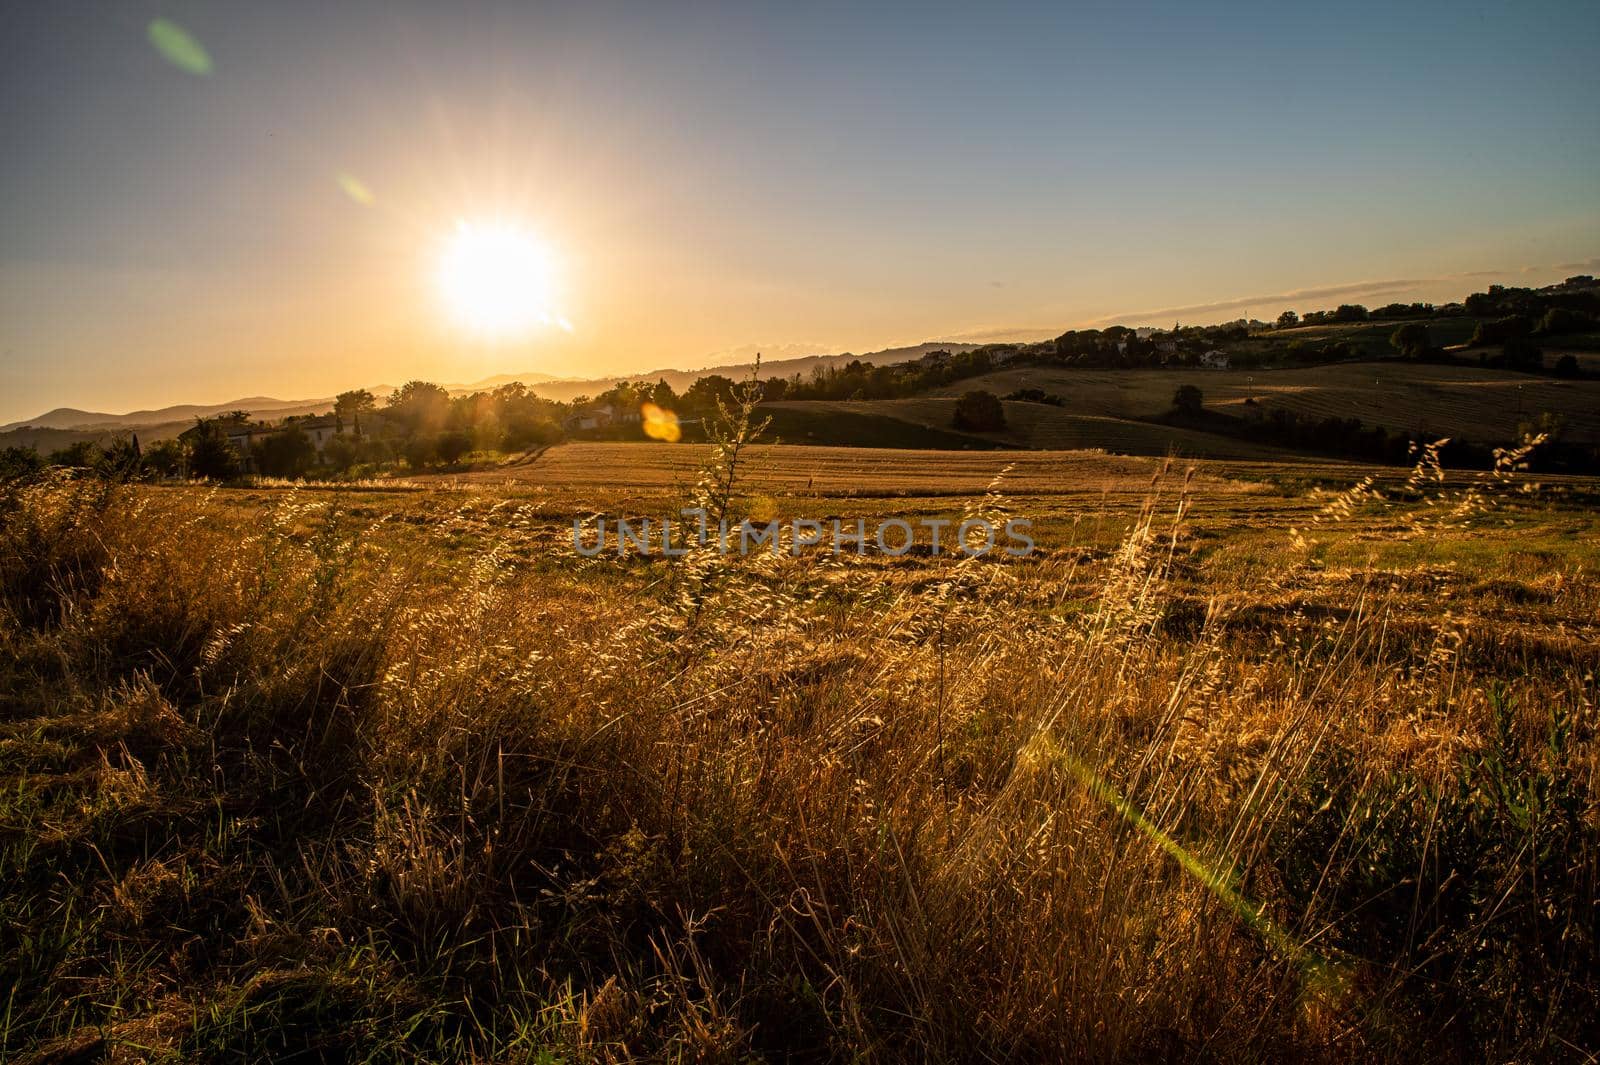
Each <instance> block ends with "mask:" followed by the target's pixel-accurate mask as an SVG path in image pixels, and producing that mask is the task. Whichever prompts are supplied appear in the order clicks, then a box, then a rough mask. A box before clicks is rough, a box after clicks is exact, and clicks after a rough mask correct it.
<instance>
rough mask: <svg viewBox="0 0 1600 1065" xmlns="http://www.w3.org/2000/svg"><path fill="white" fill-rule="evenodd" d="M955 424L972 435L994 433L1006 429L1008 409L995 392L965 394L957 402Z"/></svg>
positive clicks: (976, 391) (977, 391)
mask: <svg viewBox="0 0 1600 1065" xmlns="http://www.w3.org/2000/svg"><path fill="white" fill-rule="evenodd" d="M953 424H954V425H955V427H956V428H957V429H963V430H965V431H967V432H971V433H993V432H998V431H1000V430H1001V429H1004V428H1005V427H1006V409H1005V406H1004V405H1003V404H1002V403H1001V402H1000V397H998V396H996V395H995V394H994V393H993V392H984V391H981V390H974V391H972V392H964V393H962V395H961V398H960V399H958V400H956V411H955V418H954V420H953Z"/></svg>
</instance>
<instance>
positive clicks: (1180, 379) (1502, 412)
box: [933, 361, 1600, 444]
mask: <svg viewBox="0 0 1600 1065" xmlns="http://www.w3.org/2000/svg"><path fill="white" fill-rule="evenodd" d="M1184 384H1192V385H1195V386H1196V387H1198V388H1199V389H1200V390H1201V391H1202V392H1203V393H1204V395H1205V405H1206V406H1207V407H1208V408H1210V409H1212V410H1215V411H1218V412H1220V413H1223V414H1232V415H1235V416H1244V415H1245V414H1246V412H1247V411H1248V409H1249V408H1248V406H1247V405H1246V402H1245V401H1246V400H1247V399H1250V398H1254V399H1255V401H1256V404H1258V405H1259V406H1261V407H1263V408H1265V409H1268V410H1270V409H1272V408H1273V407H1283V408H1285V409H1288V410H1292V411H1294V412H1295V413H1297V414H1301V415H1309V416H1312V417H1316V418H1326V417H1338V418H1359V419H1361V421H1362V422H1363V423H1364V424H1366V425H1369V426H1371V425H1382V426H1385V427H1387V428H1389V429H1395V430H1401V429H1406V430H1417V431H1420V432H1422V433H1425V434H1431V435H1436V436H1451V437H1459V438H1461V439H1466V440H1473V441H1477V442H1480V443H1499V442H1502V441H1505V440H1509V439H1512V438H1513V437H1514V436H1515V435H1516V431H1517V425H1518V423H1519V422H1521V421H1524V420H1526V419H1528V418H1530V417H1532V416H1535V415H1537V414H1539V413H1541V412H1544V411H1548V412H1550V413H1552V414H1557V415H1559V416H1561V417H1562V418H1563V419H1565V421H1566V436H1567V438H1568V439H1570V440H1572V441H1574V442H1579V443H1588V444H1593V443H1597V442H1600V381H1593V380H1583V381H1565V380H1560V379H1558V378H1552V377H1542V376H1535V375H1531V374H1523V373H1516V372H1513V371H1510V370H1490V369H1483V368H1480V367H1476V366H1439V365H1429V364H1419V363H1406V362H1398V361H1386V362H1353V363H1338V364H1333V365H1329V366H1316V367H1309V368H1304V369H1291V370H1255V371H1251V372H1248V373H1246V372H1244V371H1237V370H1209V371H1207V370H1074V369H1070V368H1059V367H1048V366H1022V367H1017V368H1015V369H1006V370H1001V371H998V372H996V373H991V374H986V375H984V376H982V377H976V378H971V379H968V380H965V381H958V382H955V383H954V384H951V385H949V386H948V387H946V388H942V389H938V390H935V392H934V393H933V394H934V395H935V396H940V395H942V396H947V397H950V396H956V395H959V394H961V393H962V392H966V391H968V390H971V389H985V390H987V391H990V392H993V393H995V394H996V395H999V396H1004V395H1007V394H1008V393H1011V392H1014V391H1016V390H1018V389H1024V388H1037V389H1041V390H1042V391H1045V392H1050V393H1055V394H1056V395H1059V396H1061V397H1062V398H1063V400H1064V401H1065V407H1064V408H1060V409H1061V410H1064V411H1065V412H1066V413H1068V414H1072V415H1084V416H1095V417H1107V418H1122V419H1127V418H1135V419H1137V418H1149V417H1154V416H1156V415H1159V414H1161V413H1162V412H1164V411H1165V410H1167V408H1168V407H1169V406H1170V405H1171V402H1172V394H1173V392H1174V391H1176V390H1177V388H1178V386H1179V385H1184ZM1016 406H1018V404H1007V410H1006V413H1007V416H1008V417H1010V416H1011V412H1012V409H1013V408H1014V407H1016ZM1029 406H1032V405H1031V404H1030V405H1029ZM1053 409H1054V408H1053ZM945 424H946V425H948V424H949V423H948V421H947V422H946V423H945Z"/></svg>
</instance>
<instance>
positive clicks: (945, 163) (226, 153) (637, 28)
mask: <svg viewBox="0 0 1600 1065" xmlns="http://www.w3.org/2000/svg"><path fill="white" fill-rule="evenodd" d="M158 17H159V18H166V19H168V20H171V21H172V22H174V23H176V24H178V25H180V26H182V27H183V28H185V29H186V30H187V31H189V32H190V33H191V34H192V35H193V36H194V38H195V39H196V40H198V41H200V42H201V43H202V45H203V46H204V47H205V49H206V50H207V52H208V53H209V55H210V56H211V59H212V69H211V71H210V72H209V73H208V74H206V75H204V76H196V75H193V74H190V73H186V72H184V71H182V70H179V69H177V68H176V67H174V66H173V65H171V64H170V63H168V62H165V61H164V60H163V59H162V57H161V56H160V55H159V54H157V52H156V51H155V50H154V49H153V48H152V47H151V46H150V45H149V43H148V41H147V38H146V33H147V27H148V25H149V23H150V21H151V20H152V19H155V18H158ZM1597 54H1600V7H1597V6H1596V5H1594V4H1592V3H1587V4H1580V3H1524V4H1518V5H1510V4H1449V5H1447V4H1432V3H1430V4H1412V5H1402V6H1400V7H1399V8H1398V9H1397V8H1395V7H1393V6H1390V5H1338V6H1334V5H1313V6H1304V5H1285V4H1273V5H1267V4H1230V5H1226V6H1222V5H1215V6H1211V7H1209V8H1205V7H1202V6H1200V5H1165V4H1161V5H1127V4H1119V5H998V6H990V5H963V6H948V7H945V6H938V5H915V6H911V5H906V6H894V5H871V6H870V8H867V7H859V8H858V7H851V6H835V5H826V4H822V5H818V4H807V5H792V4H791V5H751V4H743V5H713V4H697V5H692V6H691V5H667V4H650V5H624V4H581V5H536V4H458V5H411V4H404V3H383V4H362V3H341V4H339V5H328V4H312V3H299V4H296V3H274V4H270V5H268V4H242V3H238V4H236V3H216V4H211V3H207V4H199V3H162V4H153V3H142V2H138V0H132V2H123V3H114V4H113V3H105V4H100V3H75V4H9V5H6V6H4V7H3V8H0V124H3V132H4V143H5V144H6V145H7V161H6V163H5V165H4V166H3V167H0V419H4V420H10V419H14V418H21V417H25V416H27V415H29V414H33V413H37V412H39V411H40V410H43V409H45V408H47V407H52V406H56V405H71V406H82V407H90V408H95V409H109V410H118V411H120V410H126V409H131V408H134V407H140V406H149V405H154V404H159V403H164V402H174V401H183V400H194V401H208V400H216V401H222V400H226V399H229V398H232V397H234V396H238V395H247V394H275V395H283V396H300V395H315V394H329V393H331V392H332V391H335V390H337V389H340V388H344V387H349V386H352V385H358V384H374V383H377V382H397V381H399V380H403V379H406V378H409V377H417V376H423V377H430V378H434V379H441V380H446V381H467V380H472V379H474V378H476V377H481V376H484V375H486V374H490V373H501V372H521V371H543V372H548V373H556V374H563V375H574V376H595V375H599V374H605V373H623V372H629V371H639V370H645V369H649V368H654V367H659V366H665V365H679V366H698V365H705V364H707V363H708V362H711V361H715V360H716V358H717V357H719V353H742V352H745V351H749V350H752V349H756V348H759V349H762V350H765V351H768V352H770V353H774V354H790V353H799V352H802V351H815V350H856V351H864V350H870V349H872V348H878V347H884V346H889V345H893V344H900V343H915V342H918V341H921V340H927V339H936V338H956V337H964V336H985V337H987V336H1030V335H1045V334H1049V333H1052V332H1055V331H1059V330H1060V329H1063V328H1067V327H1072V326H1081V325H1084V324H1088V323H1095V322H1107V321H1113V320H1116V321H1141V320H1146V319H1148V320H1151V321H1163V320H1170V319H1171V318H1172V317H1174V316H1181V317H1185V318H1186V319H1188V320H1192V321H1202V320H1207V319H1212V320H1216V319H1221V318H1229V317H1235V316H1238V315H1239V314H1245V313H1255V314H1261V315H1267V314H1275V313H1276V311H1277V310H1281V309H1283V308H1284V307H1297V308H1298V309H1302V310H1303V309H1311V308H1314V307H1317V306H1322V305H1326V304H1329V303H1337V302H1340V301H1342V300H1355V301H1358V302H1386V301H1387V300H1389V299H1391V298H1420V299H1435V300H1442V299H1448V298H1452V297H1454V296H1459V295H1460V294H1463V293H1465V292H1467V291H1470V290H1472V289H1476V288H1481V287H1483V285H1484V284H1487V283H1488V282H1489V281H1490V280H1496V281H1506V282H1508V283H1544V282H1546V281H1549V280H1554V279H1559V277H1561V276H1565V274H1567V273H1576V272H1596V265H1597V264H1596V262H1595V260H1596V257H1597V256H1600V64H1596V63H1595V61H1594V57H1595V56H1596V55H1597ZM340 175H351V176H354V177H356V178H357V179H358V180H359V181H360V182H361V183H362V184H363V185H364V186H365V187H367V188H368V189H370V190H371V192H372V198H373V202H372V203H371V204H362V203H357V202H355V201H353V200H352V199H351V198H350V197H349V196H347V195H346V194H345V193H344V192H343V191H341V188H340V185H339V180H338V178H339V176H340ZM461 219H466V220H475V219H510V220H514V221H515V222H516V224H517V225H519V226H522V227H525V228H527V229H529V230H531V231H534V232H537V233H538V234H539V235H540V237H541V239H543V240H545V241H547V242H548V244H549V245H550V246H551V247H552V248H554V249H555V251H556V254H557V256H558V259H559V262H560V264H561V278H562V285H561V293H560V296H561V299H562V301H563V302H562V310H563V313H564V315H565V316H566V317H568V318H569V319H570V320H571V323H572V325H573V329H572V331H571V332H570V333H568V332H565V331H562V330H559V329H548V330H540V331H536V332H535V333H533V334H531V335H527V336H520V337H516V338H514V339H510V340H506V339H502V340H499V341H496V342H492V343H491V342H486V341H483V340H482V339H480V338H475V337H472V336H468V335H464V334H463V332H462V331H461V330H460V329H459V328H456V327H454V325H453V324H452V323H451V322H450V321H449V320H448V317H447V316H446V315H444V314H442V313H441V311H440V308H439V306H438V301H437V299H436V293H435V292H434V291H433V288H434V286H433V284H432V280H431V277H432V274H431V271H432V267H433V264H434V263H435V261H436V260H437V258H438V254H439V244H440V241H441V240H442V239H444V238H443V236H442V235H443V234H446V233H448V232H449V231H450V229H451V227H452V226H454V225H455V223H456V222H457V221H458V220H461ZM1586 264H1587V265H1586ZM1293 293H1300V294H1303V295H1290V294H1293ZM1328 293H1331V294H1329V295H1325V294H1328Z"/></svg>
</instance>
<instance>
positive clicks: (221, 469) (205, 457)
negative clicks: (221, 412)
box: [189, 418, 243, 481]
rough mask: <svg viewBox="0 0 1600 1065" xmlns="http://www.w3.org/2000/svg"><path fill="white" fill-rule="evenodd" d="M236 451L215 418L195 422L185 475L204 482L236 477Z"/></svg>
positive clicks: (237, 454) (239, 463) (238, 462)
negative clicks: (187, 469)
mask: <svg viewBox="0 0 1600 1065" xmlns="http://www.w3.org/2000/svg"><path fill="white" fill-rule="evenodd" d="M242 465H243V462H242V460H241V459H240V457H239V452H238V451H237V450H236V449H235V448H234V446H233V445H232V444H230V443H229V442H228V435H227V433H225V432H223V429H222V426H221V425H220V424H218V422H217V420H216V419H205V418H199V419H196V420H195V428H194V436H193V437H192V438H191V439H190V441H189V472H190V473H192V474H194V476H196V477H199V478H201V479H203V480H207V481H228V480H232V479H233V478H235V477H237V476H239V469H240V467H241V466H242Z"/></svg>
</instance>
